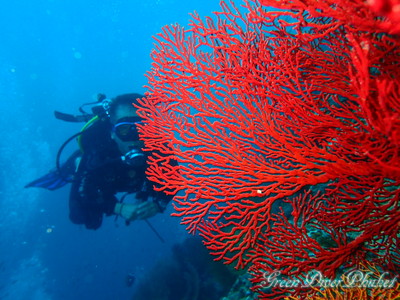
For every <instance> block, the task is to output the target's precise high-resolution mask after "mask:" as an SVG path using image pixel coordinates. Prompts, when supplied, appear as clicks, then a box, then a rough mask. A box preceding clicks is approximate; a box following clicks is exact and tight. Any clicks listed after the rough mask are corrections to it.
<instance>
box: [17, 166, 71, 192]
mask: <svg viewBox="0 0 400 300" xmlns="http://www.w3.org/2000/svg"><path fill="white" fill-rule="evenodd" d="M68 182H69V181H68V180H66V179H64V178H63V177H61V176H60V173H59V172H58V171H57V170H54V171H51V172H50V173H48V174H46V175H44V176H42V177H40V178H38V179H36V180H34V181H32V182H30V183H28V184H27V185H25V188H28V187H40V188H44V189H48V190H49V191H54V190H57V189H59V188H61V187H63V186H64V185H66V184H67V183H68Z"/></svg>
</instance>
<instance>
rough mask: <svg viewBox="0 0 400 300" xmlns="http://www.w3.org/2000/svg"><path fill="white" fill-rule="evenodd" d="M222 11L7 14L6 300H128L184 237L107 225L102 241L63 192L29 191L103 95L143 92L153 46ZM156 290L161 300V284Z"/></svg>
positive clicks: (166, 2) (53, 6) (2, 95)
mask: <svg viewBox="0 0 400 300" xmlns="http://www.w3.org/2000/svg"><path fill="white" fill-rule="evenodd" d="M194 10H196V11H197V12H199V13H200V15H202V16H206V15H211V12H212V11H215V10H219V0H209V1H204V0H191V1H187V0H146V1H138V0H130V1H127V0H114V1H104V0H97V1H94V0H89V1H77V0H69V1H61V0H47V1H45V0H36V1H32V0H21V1H7V2H5V3H3V4H2V7H1V10H0V39H1V40H0V101H1V102H0V103H1V118H0V126H1V139H0V153H1V155H0V172H1V173H0V178H1V182H0V230H1V235H0V299H5V300H8V299H13V300H17V299H131V296H132V293H133V289H134V288H135V287H134V286H133V287H127V286H126V284H125V276H126V275H127V274H128V273H130V272H133V273H134V274H135V276H136V277H137V280H140V279H141V278H142V277H143V276H144V274H145V273H146V271H148V270H149V269H150V268H151V266H152V265H153V264H154V263H155V262H156V261H158V260H160V259H161V260H162V259H165V257H168V255H169V253H170V248H171V245H173V244H174V243H175V242H178V241H181V240H182V239H184V238H185V237H186V233H185V231H184V229H183V227H182V226H180V225H179V220H178V219H177V218H173V217H171V216H169V213H170V212H171V211H172V208H171V207H170V208H169V210H168V211H167V212H166V213H164V214H162V215H158V216H156V217H154V218H153V219H151V222H152V224H153V225H154V227H155V228H157V230H158V231H159V232H160V234H161V235H162V236H163V238H164V239H165V240H166V243H162V242H161V241H160V240H159V239H158V238H157V236H156V235H155V234H154V233H153V232H152V231H151V230H150V229H149V227H148V226H147V225H146V223H144V222H142V221H139V222H134V223H133V224H131V225H130V226H128V227H127V226H125V225H124V224H123V222H122V221H121V220H119V221H117V222H114V219H113V218H107V219H106V220H105V221H104V223H103V226H102V227H101V228H100V229H99V230H97V231H89V230H86V229H84V228H82V227H80V226H76V225H73V224H71V223H70V222H69V220H68V203H67V202H68V192H69V187H68V186H67V187H64V188H62V189H61V190H58V191H56V192H49V191H44V190H37V189H28V190H25V189H24V188H23V186H24V185H25V184H26V183H27V182H29V181H31V180H32V179H35V178H36V177H38V176H40V175H43V174H44V173H46V172H47V171H48V170H49V169H51V168H53V167H54V163H55V156H56V153H57V150H58V148H59V146H60V145H61V144H62V142H64V140H65V139H66V138H67V137H69V136H70V135H72V134H73V133H75V132H76V131H78V130H79V128H80V126H81V124H71V123H65V122H62V121H59V120H56V119H55V118H54V117H53V111H54V110H59V111H63V112H71V113H75V112H77V108H78V107H79V105H80V104H82V103H83V102H88V101H93V100H94V97H95V96H96V94H97V93H100V92H101V93H105V94H107V95H108V96H110V97H113V96H116V95H118V94H122V93H126V92H140V93H143V92H144V91H145V87H144V85H145V84H146V78H145V77H144V74H145V72H146V71H147V70H148V69H149V68H150V63H151V60H150V56H149V53H150V51H151V49H152V47H153V39H152V36H153V35H155V34H157V33H158V32H160V30H161V27H162V26H163V25H165V24H174V23H177V22H178V23H180V24H186V23H187V22H188V20H189V13H190V12H193V11H194ZM154 284H155V288H156V283H154Z"/></svg>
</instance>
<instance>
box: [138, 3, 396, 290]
mask: <svg viewBox="0 0 400 300" xmlns="http://www.w3.org/2000/svg"><path fill="white" fill-rule="evenodd" d="M335 3H336V4H333V3H332V2H329V1H311V0H310V1H278V2H274V1H262V4H260V3H259V2H257V1H249V2H245V5H244V7H242V8H241V9H238V8H236V7H235V5H234V4H233V3H231V4H230V5H227V4H225V3H224V2H222V8H223V10H222V12H219V13H216V15H217V20H212V19H211V18H207V19H206V20H205V21H202V20H201V19H200V18H199V16H197V15H193V21H192V23H191V24H190V26H189V28H188V29H184V28H182V27H180V26H169V27H165V28H164V29H163V33H162V34H160V35H159V36H158V37H157V38H156V40H157V43H156V49H155V50H154V52H153V53H152V58H153V61H154V62H153V65H152V70H151V71H150V72H149V74H148V78H149V92H148V97H147V98H146V99H143V100H142V101H141V108H140V109H139V113H140V114H141V116H142V117H143V118H144V119H145V120H146V121H145V125H143V126H141V128H140V130H141V135H142V137H143V138H144V140H145V149H146V150H151V151H153V153H154V154H152V155H151V156H150V157H149V163H150V167H149V169H148V171H147V174H148V176H149V178H150V179H151V180H153V181H154V182H156V183H157V186H159V189H160V190H164V191H165V192H166V193H176V196H175V198H174V206H175V209H176V213H175V214H176V215H177V216H180V217H181V218H182V222H183V223H184V224H186V225H187V226H188V230H189V231H191V232H194V231H196V230H200V232H201V234H202V236H203V238H204V240H205V244H206V245H207V247H208V249H209V250H210V252H211V253H212V254H214V255H216V256H217V258H218V259H224V260H225V261H226V263H233V264H235V266H236V267H237V268H245V267H251V272H252V274H253V282H254V284H255V287H256V288H259V291H260V294H261V295H265V296H266V295H268V294H271V293H272V294H274V293H275V291H274V292H272V291H269V290H267V291H265V290H263V288H262V287H263V286H262V282H263V280H264V274H265V273H268V272H271V271H273V270H279V271H280V272H282V274H283V275H287V276H291V277H296V278H301V276H304V274H306V273H307V272H308V271H311V270H320V271H321V272H322V273H323V274H324V276H328V277H330V278H332V277H334V276H336V275H337V273H338V271H343V270H345V269H348V268H352V267H355V266H357V265H358V264H360V263H363V262H365V261H371V262H373V263H374V264H375V265H377V266H380V267H381V268H382V269H384V270H389V271H390V270H391V271H394V270H396V269H397V270H398V269H399V267H400V253H399V250H398V249H399V246H400V245H399V226H400V225H399V224H400V212H399V194H400V191H399V186H400V157H399V156H400V148H399V147H400V115H399V113H400V101H399V96H400V85H399V72H398V70H399V58H400V48H399V45H400V41H399V36H397V35H393V34H391V33H392V32H389V30H387V31H385V30H386V29H387V28H389V27H390V26H389V27H388V26H386V25H385V26H384V25H383V24H389V23H388V22H391V21H390V20H388V19H385V18H384V17H376V16H375V15H374V13H373V12H372V11H371V10H370V7H368V6H367V5H366V4H363V3H362V2H360V1H341V2H335ZM355 11H357V14H356V15H354V16H352V17H349V15H348V13H349V12H355ZM385 22H386V23H385ZM390 24H392V25H393V23H390ZM392 27H393V26H392ZM392 27H390V28H392ZM174 160H176V161H178V166H177V165H176V164H174V163H172V162H173V161H174Z"/></svg>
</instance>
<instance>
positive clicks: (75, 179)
mask: <svg viewBox="0 0 400 300" xmlns="http://www.w3.org/2000/svg"><path fill="white" fill-rule="evenodd" d="M142 97H143V96H142V95H140V94H124V95H120V96H117V97H115V98H114V99H107V98H106V96H105V95H103V94H100V95H99V96H98V101H97V102H95V103H86V104H84V105H82V106H81V107H80V111H81V113H82V115H78V116H73V115H69V114H64V113H60V112H55V115H56V117H57V118H59V119H62V120H65V121H70V122H82V121H84V122H87V123H86V124H85V126H84V127H83V128H82V130H81V131H80V132H79V133H77V134H75V135H73V136H72V137H71V138H69V139H68V140H67V141H66V142H65V143H64V144H63V145H62V147H61V148H60V151H59V152H58V155H57V163H56V165H57V167H56V169H55V170H53V171H52V172H50V173H49V174H46V175H45V176H43V177H41V178H39V179H37V180H35V181H33V182H31V183H29V184H27V185H26V187H42V188H46V189H48V190H55V189H59V188H61V187H62V186H64V185H65V184H67V183H71V191H70V197H69V218H70V220H71V221H72V222H73V223H75V224H84V225H85V226H86V228H88V229H98V228H99V227H100V226H101V224H102V220H103V216H104V215H106V216H111V215H116V216H121V217H123V218H124V219H125V220H126V222H127V224H128V223H129V222H130V221H134V220H140V219H141V220H143V219H147V218H149V217H151V216H154V215H155V214H157V213H159V212H163V211H164V210H165V208H166V206H167V204H168V203H169V202H170V201H171V199H172V197H173V196H171V195H166V194H164V193H163V192H157V191H154V189H153V185H154V184H153V183H151V182H150V181H149V180H148V179H147V178H146V175H145V171H146V167H147V164H146V159H147V154H146V153H144V152H143V151H142V148H143V142H142V141H140V140H139V134H138V129H137V125H138V124H141V123H142V119H141V118H140V117H139V116H138V115H137V113H136V108H135V107H134V105H133V104H136V105H137V104H138V102H137V99H138V98H142ZM89 104H90V105H94V106H93V107H92V112H93V113H92V114H89V113H87V112H85V111H84V110H83V109H82V107H83V106H85V105H89ZM76 138H77V140H78V144H79V147H80V150H77V151H75V152H74V153H73V154H72V155H71V156H70V157H69V158H68V159H67V160H66V162H65V163H64V164H60V156H61V153H62V151H63V149H64V148H65V146H66V145H67V144H68V143H69V142H70V141H72V140H73V139H76ZM119 192H125V193H126V194H125V195H124V196H123V197H121V199H117V197H116V194H117V193H119ZM129 194H134V196H135V202H134V203H124V202H123V200H124V198H125V197H126V196H127V195H129Z"/></svg>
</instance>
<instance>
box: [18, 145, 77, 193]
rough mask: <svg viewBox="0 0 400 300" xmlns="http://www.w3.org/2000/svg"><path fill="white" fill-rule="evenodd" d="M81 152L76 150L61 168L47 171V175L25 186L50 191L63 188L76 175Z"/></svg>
mask: <svg viewBox="0 0 400 300" xmlns="http://www.w3.org/2000/svg"><path fill="white" fill-rule="evenodd" d="M80 155H81V152H80V151H79V150H76V151H75V152H74V153H73V154H72V155H71V156H70V157H69V158H68V159H67V160H66V162H64V163H63V164H62V165H61V166H60V168H59V169H55V170H52V171H50V172H49V173H47V174H46V175H44V176H42V177H40V178H38V179H36V180H34V181H32V182H30V183H28V184H27V185H25V188H28V187H40V188H44V189H48V190H50V191H54V190H57V189H59V188H62V187H63V186H64V185H66V184H67V183H70V182H72V180H73V179H74V175H75V169H76V165H75V162H76V160H77V159H78V158H79V157H80Z"/></svg>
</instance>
